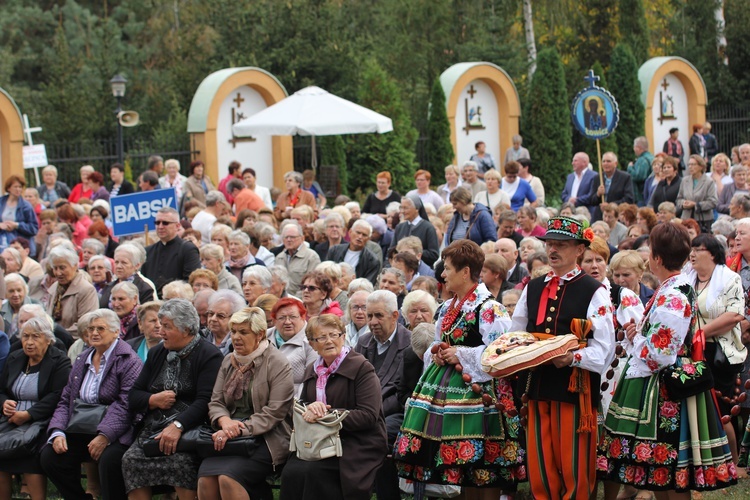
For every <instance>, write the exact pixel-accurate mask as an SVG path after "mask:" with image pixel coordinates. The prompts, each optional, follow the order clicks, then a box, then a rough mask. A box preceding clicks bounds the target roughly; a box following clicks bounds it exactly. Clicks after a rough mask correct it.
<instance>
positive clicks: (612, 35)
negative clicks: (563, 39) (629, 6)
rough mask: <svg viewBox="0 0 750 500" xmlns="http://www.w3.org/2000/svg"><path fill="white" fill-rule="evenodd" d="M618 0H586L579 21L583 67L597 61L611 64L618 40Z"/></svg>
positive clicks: (579, 58) (579, 50)
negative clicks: (613, 50) (616, 23)
mask: <svg viewBox="0 0 750 500" xmlns="http://www.w3.org/2000/svg"><path fill="white" fill-rule="evenodd" d="M616 1H617V0H584V1H582V2H581V6H580V9H581V16H580V17H579V22H578V36H579V39H580V40H581V44H580V47H579V49H578V51H577V56H578V60H579V61H580V62H581V67H584V68H585V67H590V65H591V64H593V62H595V61H600V62H601V64H603V65H604V66H609V56H610V54H611V52H612V48H613V47H614V45H615V40H616V34H617V33H616V28H615V26H616V25H615V23H614V19H615V14H616V12H617V8H616Z"/></svg>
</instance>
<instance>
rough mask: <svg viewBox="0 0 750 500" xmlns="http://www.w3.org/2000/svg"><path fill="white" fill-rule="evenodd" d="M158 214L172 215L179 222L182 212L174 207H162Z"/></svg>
mask: <svg viewBox="0 0 750 500" xmlns="http://www.w3.org/2000/svg"><path fill="white" fill-rule="evenodd" d="M175 161H177V160H175ZM156 213H157V214H170V215H174V216H176V217H177V220H178V221H179V220H180V212H178V211H177V210H175V209H174V208H172V207H162V208H160V209H159V210H158V211H157V212H156Z"/></svg>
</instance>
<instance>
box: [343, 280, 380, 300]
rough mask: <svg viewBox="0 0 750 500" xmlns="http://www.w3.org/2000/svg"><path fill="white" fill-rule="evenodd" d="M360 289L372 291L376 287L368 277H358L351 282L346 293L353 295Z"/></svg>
mask: <svg viewBox="0 0 750 500" xmlns="http://www.w3.org/2000/svg"><path fill="white" fill-rule="evenodd" d="M360 290H364V291H365V292H370V293H372V292H374V291H375V287H374V286H372V283H371V282H370V281H368V280H367V279H365V278H357V279H353V280H352V281H351V283H349V288H347V289H346V293H347V294H348V295H349V296H350V297H351V296H352V294H353V293H354V292H359V291H360Z"/></svg>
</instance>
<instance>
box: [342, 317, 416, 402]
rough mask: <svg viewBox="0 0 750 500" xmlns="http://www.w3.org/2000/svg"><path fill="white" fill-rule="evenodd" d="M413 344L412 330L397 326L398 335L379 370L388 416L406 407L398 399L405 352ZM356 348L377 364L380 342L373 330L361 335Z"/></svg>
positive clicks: (372, 362) (368, 359)
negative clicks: (378, 342)
mask: <svg viewBox="0 0 750 500" xmlns="http://www.w3.org/2000/svg"><path fill="white" fill-rule="evenodd" d="M410 345H411V332H410V331H409V330H407V329H406V327H405V326H403V325H397V326H396V336H395V337H393V342H392V343H391V345H390V346H389V347H388V351H386V355H385V360H384V361H383V364H382V365H381V366H380V370H378V371H377V374H378V379H380V389H381V392H382V395H383V413H384V414H385V416H386V417H387V416H388V415H393V414H396V413H403V412H404V407H403V405H401V404H400V403H399V401H398V386H399V378H400V376H401V370H402V365H403V362H404V352H405V351H406V348H407V347H409V346H410ZM354 350H355V351H356V352H358V353H360V354H361V355H363V356H364V357H365V358H367V361H369V362H370V363H371V364H372V365H373V366H374V365H375V363H374V361H375V356H376V355H377V353H378V344H377V341H376V340H375V337H374V336H373V335H372V333H371V332H368V333H366V334H364V335H362V337H360V339H359V342H357V346H356V347H355V348H354Z"/></svg>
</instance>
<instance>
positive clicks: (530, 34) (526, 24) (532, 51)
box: [523, 0, 536, 81]
mask: <svg viewBox="0 0 750 500" xmlns="http://www.w3.org/2000/svg"><path fill="white" fill-rule="evenodd" d="M523 33H524V35H525V36H526V52H527V54H528V59H529V71H528V76H529V81H531V80H532V79H533V78H534V72H535V71H536V39H535V38H534V13H533V11H532V9H531V0H523Z"/></svg>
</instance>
